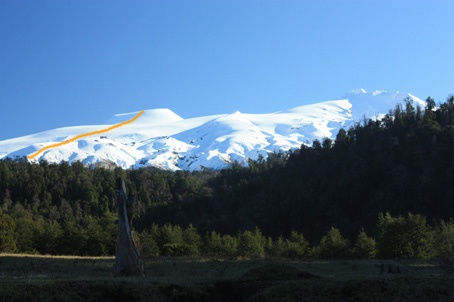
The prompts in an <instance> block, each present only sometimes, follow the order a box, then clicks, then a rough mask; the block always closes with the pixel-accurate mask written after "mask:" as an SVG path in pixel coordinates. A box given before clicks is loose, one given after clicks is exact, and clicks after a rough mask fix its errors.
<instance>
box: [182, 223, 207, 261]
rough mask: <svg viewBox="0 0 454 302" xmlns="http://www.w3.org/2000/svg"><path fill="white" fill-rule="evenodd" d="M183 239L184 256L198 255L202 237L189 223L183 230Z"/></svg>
mask: <svg viewBox="0 0 454 302" xmlns="http://www.w3.org/2000/svg"><path fill="white" fill-rule="evenodd" d="M183 241H184V246H185V250H186V256H198V255H200V250H201V248H202V244H203V241H202V237H200V235H199V233H198V232H197V229H196V228H195V227H194V226H193V225H192V224H190V225H189V227H188V228H186V229H185V230H184V231H183Z"/></svg>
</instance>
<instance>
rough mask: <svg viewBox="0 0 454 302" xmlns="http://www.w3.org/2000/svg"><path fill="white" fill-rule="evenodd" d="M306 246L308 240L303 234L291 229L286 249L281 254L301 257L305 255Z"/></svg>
mask: <svg viewBox="0 0 454 302" xmlns="http://www.w3.org/2000/svg"><path fill="white" fill-rule="evenodd" d="M308 248H309V242H307V240H306V238H304V235H303V234H301V233H298V232H297V231H295V230H293V231H292V233H291V234H290V238H289V239H288V240H287V249H286V251H285V253H284V255H283V256H285V257H287V258H298V259H301V258H304V257H306V256H307V251H308Z"/></svg>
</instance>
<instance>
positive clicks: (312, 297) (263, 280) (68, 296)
mask: <svg viewBox="0 0 454 302" xmlns="http://www.w3.org/2000/svg"><path fill="white" fill-rule="evenodd" d="M144 260H145V265H146V277H144V278H114V277H113V269H112V267H113V264H114V258H113V257H72V256H37V255H14V254H0V301H123V302H124V301H454V286H453V284H454V274H453V273H452V272H451V271H450V270H447V269H444V268H441V267H440V266H438V264H437V263H432V262H429V261H406V262H405V264H406V265H407V266H408V267H409V268H410V272H409V273H407V274H380V269H379V268H377V267H376V264H377V263H380V261H379V260H328V261H325V260H314V261H290V260H263V259H260V260H238V259H236V260H224V261H215V260H207V259H199V258H165V257H159V258H148V259H144Z"/></svg>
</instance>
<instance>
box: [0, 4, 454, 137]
mask: <svg viewBox="0 0 454 302" xmlns="http://www.w3.org/2000/svg"><path fill="white" fill-rule="evenodd" d="M453 13H454V1H451V0H444V1H442V0H430V1H429V0H427V1H422V0H421V1H420V0H408V1H403V0H389V1H387V0H356V1H354V0H335V1H334V0H323V1H318V0H317V1H316V0H314V1H303V0H301V1H286V0H279V1H269V0H257V1H254V0H206V1H197V0H191V1H189V0H184V1H177V0H162V1H160V0H149V1H135V0H131V1H118V0H109V1H100V0H99V1H97V0H71V1H69V0H58V1H57V0H53V1H44V0H43V1H41V0H30V1H26V0H18V1H16V0H3V1H0V104H1V107H0V140H3V139H8V138H12V137H16V136H22V135H26V134H32V133H36V132H41V131H45V130H48V129H52V128H58V127H65V126H74V125H82V124H88V125H92V124H100V123H102V122H104V121H105V120H107V119H108V118H110V117H111V116H112V115H114V114H116V113H123V112H132V111H139V110H141V109H152V108H169V109H171V110H173V111H174V112H175V113H177V114H178V115H180V116H182V117H183V118H190V117H195V116H202V115H212V114H219V113H233V112H235V111H237V110H239V111H241V112H244V113H268V112H275V111H278V110H285V109H289V108H292V107H296V106H301V105H304V104H308V103H313V102H318V101H324V100H328V99H335V98H337V97H339V96H341V95H342V94H343V93H344V92H347V91H349V90H351V89H356V88H364V89H366V90H368V91H372V90H377V89H378V90H388V91H395V90H398V91H405V92H410V93H412V94H414V95H416V96H418V97H420V98H423V99H425V98H426V97H427V96H429V95H430V96H432V97H433V98H435V100H436V101H437V102H444V101H445V100H446V97H448V95H450V94H452V93H454V75H453V74H452V71H453V70H454V55H453V54H454V24H453V23H454V19H453V17H452V16H453Z"/></svg>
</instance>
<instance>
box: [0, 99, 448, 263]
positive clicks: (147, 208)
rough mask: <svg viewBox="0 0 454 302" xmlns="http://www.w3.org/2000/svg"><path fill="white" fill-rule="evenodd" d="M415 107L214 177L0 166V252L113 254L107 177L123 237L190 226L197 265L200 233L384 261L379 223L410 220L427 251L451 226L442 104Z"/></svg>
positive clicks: (8, 162)
mask: <svg viewBox="0 0 454 302" xmlns="http://www.w3.org/2000/svg"><path fill="white" fill-rule="evenodd" d="M426 102H427V106H426V108H424V109H425V110H422V109H421V108H419V107H416V108H414V106H413V103H412V102H411V101H410V100H405V103H404V105H401V106H397V107H396V108H395V109H394V110H391V111H390V112H389V114H388V115H386V116H385V117H384V118H383V119H381V120H364V121H362V122H361V123H358V124H357V125H355V126H354V127H351V128H350V129H341V130H340V131H339V133H338V134H337V136H336V139H335V140H334V141H333V140H330V139H324V140H323V141H321V142H320V141H314V143H313V145H312V146H311V147H308V146H305V145H303V146H301V148H300V149H299V150H295V151H293V152H281V153H277V154H270V155H269V156H268V158H267V159H264V158H259V159H258V160H256V161H250V162H249V165H248V166H247V167H244V166H241V165H239V164H237V163H233V164H232V165H231V167H230V168H228V169H224V170H221V171H212V170H209V169H203V170H202V171H196V172H188V171H178V172H166V171H162V170H158V169H155V168H144V169H137V170H123V169H120V168H116V169H114V170H108V169H104V168H98V167H85V166H83V165H82V164H81V163H79V162H76V163H73V164H71V165H69V164H68V163H67V162H62V163H61V164H49V163H47V162H44V161H42V162H40V163H38V164H31V163H29V162H28V161H27V160H26V159H25V158H17V159H3V160H0V208H1V214H0V215H1V216H2V217H1V220H0V251H15V252H39V253H49V254H77V255H100V254H113V253H114V249H115V240H116V225H115V221H116V211H115V208H114V195H115V179H116V178H117V177H121V178H123V179H125V181H126V186H127V191H128V195H129V197H130V198H131V199H132V200H133V208H134V219H133V226H134V228H135V230H136V232H137V234H139V235H138V239H141V241H142V242H143V246H144V247H145V248H148V249H149V250H153V249H152V248H151V247H147V244H146V242H152V241H150V240H151V239H149V238H148V237H147V236H146V234H149V236H151V235H150V234H154V233H153V232H152V229H153V228H156V226H159V227H158V229H159V230H161V229H164V228H166V226H172V228H178V227H179V228H181V230H182V232H183V233H184V231H185V230H187V229H188V228H190V226H192V228H196V230H197V233H198V234H199V235H200V236H201V239H202V240H201V242H202V245H201V246H200V247H199V252H200V253H205V254H207V253H208V252H206V250H207V249H206V247H204V246H206V242H207V240H206V238H207V236H208V234H211V233H212V232H215V233H216V234H219V236H220V237H221V238H224V237H225V238H232V242H233V240H234V239H235V240H236V241H237V242H239V240H240V239H239V238H240V237H239V236H240V234H244V233H245V232H254V231H255V230H260V233H261V234H263V236H264V237H265V238H266V242H268V243H269V242H270V241H271V242H273V249H270V244H268V247H266V246H267V245H265V246H264V251H265V254H269V255H272V254H273V253H274V252H270V251H271V250H274V249H275V247H274V245H278V243H277V242H278V241H279V238H281V242H287V243H288V242H291V240H292V239H291V238H292V234H295V232H296V233H297V234H301V235H302V234H304V238H305V240H306V241H307V243H308V246H309V247H311V248H310V250H311V252H310V253H309V252H307V253H306V252H305V253H306V254H307V255H309V254H311V255H316V256H317V255H318V256H317V257H325V256H323V253H322V254H320V253H321V252H317V251H318V247H319V246H321V245H322V244H321V243H322V240H321V239H322V238H324V237H325V236H326V235H327V234H328V233H329V232H330V231H332V230H338V231H339V232H342V235H343V236H345V238H344V237H343V238H344V239H345V240H347V241H348V242H349V243H351V245H352V246H350V247H349V250H351V248H353V247H354V245H355V242H356V241H357V236H358V234H359V232H360V230H364V232H365V233H367V234H369V235H370V236H371V237H370V238H374V240H376V242H377V253H379V255H381V256H382V257H391V255H393V257H394V255H396V254H398V252H397V250H399V249H400V248H399V247H398V246H399V245H398V244H396V246H397V247H396V248H395V251H394V252H392V253H391V252H385V251H386V250H384V249H383V245H381V244H383V243H382V242H383V238H385V237H384V236H383V234H382V233H381V232H382V231H380V227H379V223H377V217H379V215H380V213H389V214H382V215H384V217H385V216H386V215H389V216H390V217H393V219H394V218H395V219H397V220H399V221H400V220H402V219H403V220H404V221H406V219H409V216H408V215H410V214H408V213H418V214H419V215H414V217H420V218H421V219H424V221H426V220H427V225H431V226H432V227H429V229H430V232H429V233H430V234H432V235H431V236H429V237H431V238H432V239H430V240H432V241H431V242H432V244H433V241H434V240H435V239H436V238H438V237H437V236H438V235H436V234H439V233H440V232H439V230H440V228H441V226H450V225H451V224H450V221H451V220H450V219H451V217H454V207H453V206H452V205H453V201H454V186H452V183H454V152H452V151H453V150H454V97H450V98H449V99H448V100H447V101H446V102H445V103H442V104H439V105H438V106H437V105H436V104H435V101H434V100H433V99H431V98H428V99H427V100H426ZM399 217H403V218H399ZM403 225H404V226H403V227H402V226H400V227H401V228H406V227H408V226H406V224H403ZM399 230H400V229H399ZM399 232H400V233H402V231H399ZM446 232H447V231H446ZM448 233H449V232H448ZM220 234H222V235H220ZM153 236H155V237H153ZM153 236H151V237H150V238H153V240H154V241H155V242H156V244H157V247H158V248H159V252H158V254H160V255H165V254H166V253H168V251H169V250H168V247H169V245H167V248H166V247H165V244H173V243H165V244H164V243H163V242H164V241H163V240H161V239H157V238H158V237H156V236H157V235H153ZM228 236H230V237H228ZM418 236H421V234H420V233H418ZM147 238H148V239H147ZM380 238H382V239H380ZM159 240H161V241H159ZM229 240H230V239H229ZM428 240H429V239H428ZM430 240H429V241H430ZM7 242H9V243H7ZM398 242H402V240H400V241H399V240H398ZM404 242H405V241H404ZM13 243H14V244H13ZM232 244H233V243H232ZM238 244H239V243H238ZM410 245H411V246H413V245H414V244H413V243H412V244H410ZM170 246H171V245H170ZM233 246H235V245H234V244H233ZM451 248H452V247H451ZM405 249H411V248H405ZM177 250H178V249H177ZM350 252H351V251H350ZM241 253H242V252H238V250H237V251H235V252H231V253H230V255H240V254H241ZM405 253H407V254H406V255H407V256H408V257H435V256H434V254H432V255H429V256H427V255H422V254H418V255H410V254H411V253H409V252H405ZM437 253H438V252H437ZM208 254H209V253H208ZM337 255H340V254H337ZM350 255H351V254H350Z"/></svg>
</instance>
